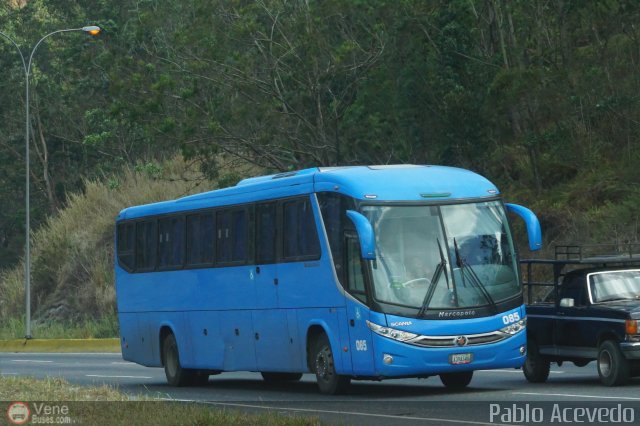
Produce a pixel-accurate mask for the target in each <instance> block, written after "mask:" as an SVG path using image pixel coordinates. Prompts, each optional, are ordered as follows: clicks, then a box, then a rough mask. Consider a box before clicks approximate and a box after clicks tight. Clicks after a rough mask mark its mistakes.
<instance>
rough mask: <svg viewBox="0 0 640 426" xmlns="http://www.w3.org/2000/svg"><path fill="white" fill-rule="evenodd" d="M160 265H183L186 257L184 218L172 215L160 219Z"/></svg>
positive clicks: (164, 266)
mask: <svg viewBox="0 0 640 426" xmlns="http://www.w3.org/2000/svg"><path fill="white" fill-rule="evenodd" d="M158 231H159V232H158V233H159V235H158V254H159V258H158V266H159V267H161V268H167V267H179V266H182V263H183V258H184V219H183V218H182V217H181V216H179V217H171V218H165V219H160V220H159V221H158Z"/></svg>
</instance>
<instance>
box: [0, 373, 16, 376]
mask: <svg viewBox="0 0 640 426" xmlns="http://www.w3.org/2000/svg"><path fill="white" fill-rule="evenodd" d="M17 375H18V373H0V376H17Z"/></svg>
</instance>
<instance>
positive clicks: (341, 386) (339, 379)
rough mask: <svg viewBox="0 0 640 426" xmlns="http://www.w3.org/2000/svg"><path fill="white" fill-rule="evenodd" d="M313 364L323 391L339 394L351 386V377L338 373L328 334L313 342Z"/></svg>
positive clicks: (319, 385)
mask: <svg viewBox="0 0 640 426" xmlns="http://www.w3.org/2000/svg"><path fill="white" fill-rule="evenodd" d="M312 366H313V371H314V372H315V373H316V380H317V381H318V387H319V388H320V392H321V393H324V394H328V395H339V394H343V393H345V392H346V391H347V389H348V388H349V383H351V377H349V376H343V375H340V374H337V373H336V369H335V363H334V360H333V352H332V351H331V344H330V343H329V338H328V337H327V335H326V334H321V335H320V336H318V337H317V339H316V340H315V342H314V344H313V349H312Z"/></svg>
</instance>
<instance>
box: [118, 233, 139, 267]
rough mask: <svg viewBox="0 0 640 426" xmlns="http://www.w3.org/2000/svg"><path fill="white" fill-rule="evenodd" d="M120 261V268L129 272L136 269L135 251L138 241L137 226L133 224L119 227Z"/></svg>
mask: <svg viewBox="0 0 640 426" xmlns="http://www.w3.org/2000/svg"><path fill="white" fill-rule="evenodd" d="M117 238H118V260H119V262H120V266H122V267H123V268H125V269H127V270H132V269H133V268H134V267H135V262H134V261H135V258H134V257H133V249H134V244H135V240H136V234H135V226H134V224H133V223H121V224H119V225H118V235H117Z"/></svg>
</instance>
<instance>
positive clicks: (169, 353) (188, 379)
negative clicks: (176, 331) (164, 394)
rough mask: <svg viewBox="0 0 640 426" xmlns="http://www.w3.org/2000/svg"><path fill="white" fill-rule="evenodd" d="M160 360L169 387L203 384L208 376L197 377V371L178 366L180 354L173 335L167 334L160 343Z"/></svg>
mask: <svg viewBox="0 0 640 426" xmlns="http://www.w3.org/2000/svg"><path fill="white" fill-rule="evenodd" d="M162 360H163V361H164V374H165V376H167V382H168V383H169V384H170V385H171V386H189V385H192V384H204V383H206V381H207V380H208V379H209V375H206V379H205V375H199V374H198V373H197V371H194V370H189V369H186V368H182V367H181V366H180V353H179V352H178V344H177V343H176V337H175V336H174V335H173V334H168V335H167V336H166V337H165V338H164V340H163V341H162Z"/></svg>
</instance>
